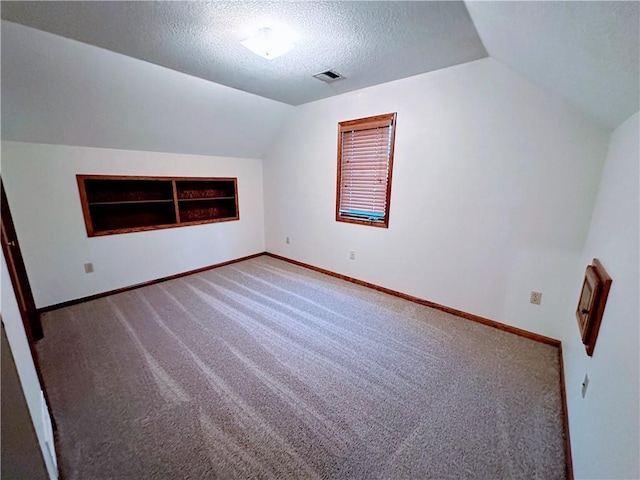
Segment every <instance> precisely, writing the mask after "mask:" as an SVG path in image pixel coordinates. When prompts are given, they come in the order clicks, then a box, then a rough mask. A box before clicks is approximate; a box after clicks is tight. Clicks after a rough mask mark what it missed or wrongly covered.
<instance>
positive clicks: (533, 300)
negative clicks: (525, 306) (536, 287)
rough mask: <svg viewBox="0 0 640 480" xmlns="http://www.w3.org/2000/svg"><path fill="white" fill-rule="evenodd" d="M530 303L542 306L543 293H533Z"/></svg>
mask: <svg viewBox="0 0 640 480" xmlns="http://www.w3.org/2000/svg"><path fill="white" fill-rule="evenodd" d="M529 301H530V302H531V303H533V304H534V305H540V302H541V301H542V293H540V292H531V299H530V300H529Z"/></svg>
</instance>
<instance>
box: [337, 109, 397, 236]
mask: <svg viewBox="0 0 640 480" xmlns="http://www.w3.org/2000/svg"><path fill="white" fill-rule="evenodd" d="M394 127H395V114H388V115H380V116H377V117H370V118H363V119H360V120H352V121H349V122H341V123H340V124H339V138H338V192H337V195H338V199H337V212H336V214H337V215H336V219H337V220H339V221H352V222H355V223H366V224H371V225H373V224H378V225H379V226H385V227H386V226H387V225H388V216H389V199H390V193H391V171H392V165H393V141H394V130H395V128H394Z"/></svg>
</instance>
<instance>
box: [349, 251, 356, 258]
mask: <svg viewBox="0 0 640 480" xmlns="http://www.w3.org/2000/svg"><path fill="white" fill-rule="evenodd" d="M349 259H350V260H355V259H356V251H355V250H350V251H349Z"/></svg>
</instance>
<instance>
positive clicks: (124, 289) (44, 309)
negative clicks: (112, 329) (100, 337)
mask: <svg viewBox="0 0 640 480" xmlns="http://www.w3.org/2000/svg"><path fill="white" fill-rule="evenodd" d="M264 254H265V252H260V253H254V254H253V255H247V256H246V257H241V258H236V259H233V260H229V261H227V262H221V263H216V264H215V265H208V266H206V267H202V268H196V269H195V270H189V271H188V272H182V273H177V274H175V275H169V276H168V277H162V278H157V279H155V280H149V281H148V282H142V283H137V284H135V285H130V286H128V287H122V288H116V289H115V290H109V291H108V292H102V293H96V294H95V295H89V296H88V297H82V298H77V299H75V300H69V301H66V302H62V303H56V304H55V305H49V306H48V307H42V308H39V309H38V310H37V312H38V313H39V314H43V313H45V312H51V311H53V310H58V309H60V308H64V307H70V306H71V305H78V304H80V303H84V302H89V301H91V300H96V299H98V298H103V297H108V296H109V295H115V294H116V293H123V292H128V291H130V290H135V289H136V288H140V287H146V286H148V285H154V284H156V283H161V282H166V281H167V280H174V279H176V278H180V277H186V276H187V275H193V274H194V273H200V272H205V271H207V270H212V269H214V268H218V267H224V266H225V265H231V264H232V263H238V262H242V261H244V260H249V259H251V258H256V257H260V256H262V255H264Z"/></svg>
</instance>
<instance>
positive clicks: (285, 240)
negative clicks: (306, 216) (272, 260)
mask: <svg viewBox="0 0 640 480" xmlns="http://www.w3.org/2000/svg"><path fill="white" fill-rule="evenodd" d="M284 242H285V243H286V244H287V245H289V243H290V242H289V237H286V238H285V239H284Z"/></svg>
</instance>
